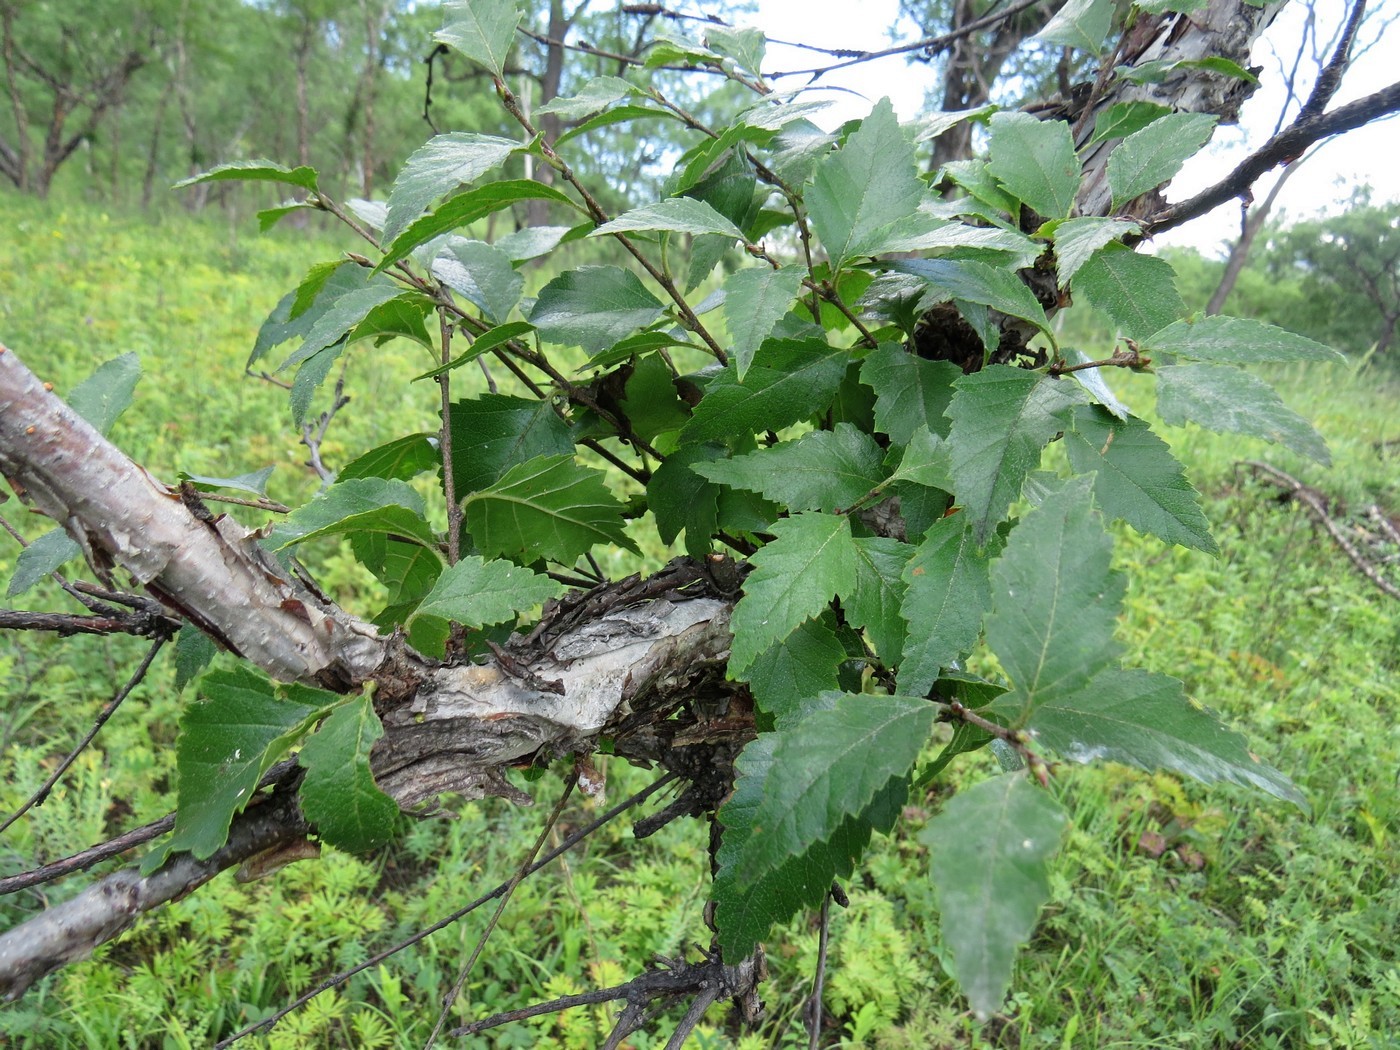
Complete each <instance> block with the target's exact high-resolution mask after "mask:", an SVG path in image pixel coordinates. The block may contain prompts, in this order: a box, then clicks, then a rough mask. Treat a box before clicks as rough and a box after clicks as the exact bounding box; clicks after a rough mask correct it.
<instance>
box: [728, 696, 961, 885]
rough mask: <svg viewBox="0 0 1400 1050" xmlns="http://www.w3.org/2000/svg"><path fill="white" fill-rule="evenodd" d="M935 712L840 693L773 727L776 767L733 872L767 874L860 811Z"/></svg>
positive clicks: (909, 754)
mask: <svg viewBox="0 0 1400 1050" xmlns="http://www.w3.org/2000/svg"><path fill="white" fill-rule="evenodd" d="M935 712H936V709H935V708H934V706H933V705H932V704H930V703H928V702H927V701H926V700H919V699H916V698H914V697H907V696H868V695H863V694H856V695H844V696H842V697H841V698H840V699H839V700H837V701H836V704H835V706H834V707H830V708H827V709H825V710H818V711H813V712H812V713H811V714H809V715H807V716H806V717H804V718H803V719H802V720H801V721H799V722H798V723H797V724H796V725H795V726H793V727H792V728H790V729H785V730H780V731H778V732H777V733H775V734H774V735H775V736H776V737H777V745H776V746H775V747H774V749H773V765H774V768H775V769H776V770H780V771H781V772H782V775H781V776H770V777H768V778H767V779H766V780H765V782H764V785H763V796H762V799H761V800H760V802H759V803H758V807H757V809H756V810H755V811H754V813H753V816H752V818H751V820H750V822H749V832H748V835H747V836H746V837H745V840H744V843H743V847H742V849H741V851H740V853H739V856H738V857H737V858H736V859H735V862H734V869H735V877H736V878H737V879H739V880H740V881H741V882H743V881H753V880H757V879H761V878H763V877H764V876H766V875H771V874H772V873H773V872H775V871H777V870H779V869H780V868H781V867H782V865H783V863H784V862H785V861H786V860H788V859H789V858H791V857H800V856H802V855H803V854H804V853H806V852H807V850H809V849H810V848H811V847H812V846H814V845H816V844H818V843H821V842H826V841H828V840H829V839H830V838H831V836H832V835H833V833H835V832H836V831H837V830H838V829H839V828H840V827H841V825H842V823H844V821H845V820H846V819H847V818H849V817H856V816H859V815H860V814H861V813H862V812H864V811H865V810H866V808H867V807H869V806H870V804H871V803H872V802H874V801H875V799H876V797H877V796H878V794H879V793H880V792H881V791H882V790H883V789H884V788H885V786H886V785H887V784H888V783H889V782H890V780H891V779H893V778H895V777H902V776H904V775H905V774H906V773H908V771H909V769H910V767H911V766H913V764H914V760H915V759H916V758H917V757H918V755H919V751H920V749H921V748H922V747H923V746H924V742H925V741H926V740H927V739H928V736H929V733H930V732H931V731H932V729H933V720H934V715H935ZM720 819H721V820H723V819H724V817H723V815H721V817H720Z"/></svg>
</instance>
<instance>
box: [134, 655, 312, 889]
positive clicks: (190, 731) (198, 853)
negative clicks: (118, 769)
mask: <svg viewBox="0 0 1400 1050" xmlns="http://www.w3.org/2000/svg"><path fill="white" fill-rule="evenodd" d="M199 693H200V696H199V699H198V700H196V701H195V702H194V703H193V704H191V705H190V706H189V707H187V708H185V712H184V714H183V715H181V716H180V738H179V741H178V742H177V744H176V754H175V765H176V768H177V769H178V771H179V775H180V779H179V788H178V798H179V804H178V807H177V808H176V811H175V829H174V832H173V833H172V835H171V837H170V840H169V842H168V843H167V844H166V847H165V849H164V850H160V851H157V852H155V853H153V854H151V856H150V857H148V858H147V860H146V862H145V864H143V871H146V872H147V873H149V872H150V871H151V870H154V867H158V866H159V865H160V863H162V862H163V861H164V859H165V857H167V856H169V854H171V853H179V852H186V851H187V852H189V853H192V854H194V856H195V858H196V859H198V860H205V859H207V858H208V857H210V856H212V855H213V853H214V851H215V850H217V849H219V848H220V847H221V846H223V844H224V842H225V841H226V840H227V839H228V829H229V824H230V822H231V821H232V820H233V815H234V814H235V813H238V812H240V811H241V810H242V809H243V808H244V807H245V806H247V805H248V802H249V801H250V800H251V799H252V797H253V794H254V793H255V792H256V790H257V787H258V781H259V780H260V779H261V778H262V775H263V774H264V773H265V772H267V769H268V767H269V766H271V765H272V763H273V762H275V761H277V759H279V758H280V757H281V756H282V755H283V754H284V753H286V751H287V750H288V748H290V747H292V745H293V744H295V743H296V742H297V741H298V740H299V739H300V738H301V737H302V736H303V735H304V734H305V733H306V732H307V730H309V729H310V728H311V726H312V725H313V724H315V722H316V720H317V719H318V718H320V717H321V716H322V715H323V714H324V713H325V712H326V711H327V710H329V708H330V707H331V706H332V705H333V704H334V703H335V701H336V700H338V699H339V698H338V697H335V696H333V695H332V694H330V693H323V694H320V695H321V696H324V697H325V698H326V702H325V703H324V704H322V705H320V706H308V705H306V704H302V703H297V702H294V701H291V700H283V699H280V698H279V697H277V695H276V694H275V693H274V691H273V685H272V683H271V682H270V681H268V680H267V679H266V678H265V677H263V676H262V675H261V674H260V673H258V672H256V671H254V670H252V669H251V668H248V667H244V666H238V667H235V668H233V669H232V670H228V671H211V672H209V673H208V674H206V675H205V676H204V678H203V679H202V680H201V682H200V686H199ZM317 693H319V690H314V689H304V690H302V694H303V695H312V694H317Z"/></svg>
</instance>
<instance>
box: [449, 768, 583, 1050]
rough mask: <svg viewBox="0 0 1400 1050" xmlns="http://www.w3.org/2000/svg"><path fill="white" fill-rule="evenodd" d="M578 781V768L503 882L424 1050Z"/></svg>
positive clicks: (465, 981) (464, 984) (450, 1009)
mask: <svg viewBox="0 0 1400 1050" xmlns="http://www.w3.org/2000/svg"><path fill="white" fill-rule="evenodd" d="M577 783H578V767H577V766H575V767H574V771H573V772H572V773H571V774H570V775H569V778H568V779H567V780H565V781H564V790H563V791H561V792H560V793H559V801H557V802H556V803H554V809H553V810H551V811H550V814H549V817H548V819H546V820H545V822H544V827H543V828H541V829H540V833H539V835H538V836H537V837H536V838H535V844H534V845H533V846H531V847H530V851H529V853H527V854H526V855H525V859H524V860H523V861H521V862H520V867H519V868H517V869H516V871H515V874H514V875H512V876H511V879H510V882H509V883H508V884H507V885H506V889H505V892H504V893H502V894H501V900H500V903H499V904H497V905H496V910H495V911H494V912H492V913H491V918H490V919H488V920H487V922H486V928H485V929H484V930H482V931H481V936H480V937H478V938H477V939H476V947H475V948H473V949H472V953H471V955H470V956H469V957H468V959H467V961H466V963H465V964H463V966H462V969H461V970H460V971H459V972H458V974H457V979H456V980H455V981H453V982H452V990H451V991H449V992H448V993H447V995H446V996H444V997H443V1000H442V1010H441V1011H440V1012H439V1013H438V1018H437V1023H436V1024H434V1025H433V1030H432V1031H431V1032H429V1033H428V1041H427V1042H426V1043H424V1044H423V1050H432V1047H433V1044H434V1043H436V1042H437V1037H438V1035H439V1033H441V1032H442V1026H443V1025H444V1024H446V1023H447V1015H448V1014H449V1013H451V1012H452V1004H453V1003H455V1002H456V1001H457V997H458V996H460V995H461V994H462V989H463V988H464V987H466V984H467V978H468V977H469V976H471V972H472V970H473V968H475V966H476V961H477V959H479V958H481V953H482V951H483V950H484V949H485V947H486V942H487V941H489V940H490V939H491V934H492V933H494V932H495V930H496V927H497V925H499V923H500V921H501V916H502V915H503V914H504V913H505V910H506V907H507V905H509V904H510V898H511V897H512V896H513V895H514V893H515V888H516V887H517V886H519V885H520V884H521V883H522V882H524V881H525V876H526V875H528V874H529V872H530V865H532V864H533V863H534V862H535V857H537V856H538V855H539V852H540V850H541V849H543V848H544V844H545V841H546V840H547V839H548V838H549V833H550V832H551V831H552V830H554V825H555V824H557V823H558V822H559V814H561V813H563V812H564V804H565V803H566V802H568V801H569V796H570V795H572V794H573V793H574V785H576V784H577Z"/></svg>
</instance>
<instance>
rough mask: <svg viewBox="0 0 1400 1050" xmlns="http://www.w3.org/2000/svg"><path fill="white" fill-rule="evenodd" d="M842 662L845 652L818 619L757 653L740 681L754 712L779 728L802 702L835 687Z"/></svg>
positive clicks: (798, 710)
mask: <svg viewBox="0 0 1400 1050" xmlns="http://www.w3.org/2000/svg"><path fill="white" fill-rule="evenodd" d="M845 659H846V650H845V649H844V648H843V647H842V645H841V642H840V640H839V639H838V638H837V637H836V635H835V634H834V633H833V632H832V630H831V628H830V627H828V626H827V625H826V624H825V623H824V622H822V620H820V619H818V620H807V621H804V622H803V623H801V624H799V625H798V626H797V629H796V630H794V631H793V632H792V633H791V634H790V635H788V636H787V637H786V638H784V639H783V640H782V641H781V642H775V643H774V644H773V645H771V646H769V647H768V648H767V649H765V650H764V651H763V652H761V653H759V654H758V656H757V657H756V658H755V659H754V661H753V663H751V664H750V665H749V667H748V669H747V670H746V671H745V672H744V677H745V678H746V679H747V681H748V683H749V691H750V692H751V693H753V698H754V702H755V703H756V704H757V705H758V709H759V710H760V711H762V712H763V713H764V714H765V715H767V716H768V718H769V720H770V721H776V722H777V723H779V724H782V723H783V722H784V721H786V720H788V719H790V718H792V717H793V716H795V715H796V714H797V713H798V712H800V711H801V710H802V704H803V702H804V701H807V700H810V699H812V698H813V697H815V696H817V695H818V694H820V693H822V692H825V691H827V690H833V689H836V688H837V687H838V678H837V674H836V671H837V668H839V667H840V666H841V664H842V662H844V661H845ZM768 728H771V725H770V726H769V727H768Z"/></svg>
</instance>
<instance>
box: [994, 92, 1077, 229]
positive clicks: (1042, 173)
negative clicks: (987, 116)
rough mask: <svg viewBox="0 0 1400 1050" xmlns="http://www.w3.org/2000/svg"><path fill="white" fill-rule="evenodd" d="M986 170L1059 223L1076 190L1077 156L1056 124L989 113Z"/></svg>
mask: <svg viewBox="0 0 1400 1050" xmlns="http://www.w3.org/2000/svg"><path fill="white" fill-rule="evenodd" d="M990 126H991V160H990V161H989V162H988V164H987V170H988V171H990V172H991V173H992V174H993V175H995V176H996V177H997V179H998V180H999V181H1000V182H1001V184H1002V185H1003V186H1005V187H1006V188H1007V190H1009V191H1010V192H1011V193H1013V194H1014V195H1015V196H1016V198H1017V199H1018V200H1020V201H1021V202H1022V203H1023V204H1026V205H1028V206H1029V207H1030V208H1032V209H1033V210H1034V211H1036V212H1037V213H1038V214H1039V215H1040V216H1041V217H1043V218H1046V219H1062V218H1064V217H1065V216H1067V215H1068V214H1069V213H1070V211H1071V209H1073V208H1074V195H1075V194H1076V193H1077V192H1078V191H1079V158H1078V157H1076V156H1075V155H1074V139H1073V137H1072V136H1071V135H1070V128H1069V125H1068V124H1066V123H1065V122H1064V121H1062V120H1037V119H1036V118H1035V117H1033V116H1031V115H1030V114H1029V113H1006V112H1002V113H994V114H992V119H991V122H990Z"/></svg>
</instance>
